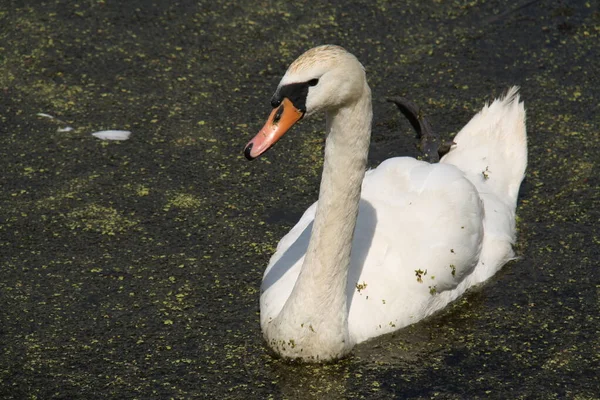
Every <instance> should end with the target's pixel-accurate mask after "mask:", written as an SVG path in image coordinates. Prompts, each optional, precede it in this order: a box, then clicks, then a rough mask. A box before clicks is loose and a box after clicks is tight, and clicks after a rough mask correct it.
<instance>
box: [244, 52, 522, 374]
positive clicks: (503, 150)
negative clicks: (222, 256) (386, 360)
mask: <svg viewBox="0 0 600 400" xmlns="http://www.w3.org/2000/svg"><path fill="white" fill-rule="evenodd" d="M517 91H518V88H517V87H512V88H510V89H509V90H508V92H507V94H506V95H505V96H504V97H502V98H499V99H496V100H495V101H494V102H493V103H492V104H491V105H485V106H484V107H483V109H482V110H481V111H480V112H479V113H478V114H476V115H475V116H474V117H473V118H472V119H471V121H470V122H469V123H468V124H467V125H466V126H465V127H464V128H463V129H462V130H461V131H460V132H459V133H458V134H457V135H456V137H455V138H454V139H453V141H454V143H453V144H452V148H451V149H450V151H449V152H448V153H447V154H446V155H445V156H444V157H443V158H442V159H441V160H440V162H439V163H436V164H430V163H427V162H425V161H419V160H416V159H414V158H409V157H397V158H391V159H388V160H386V161H384V162H382V163H381V164H380V165H379V166H378V167H377V168H375V169H371V170H369V171H366V165H367V154H368V150H369V142H370V135H371V120H372V107H371V90H370V88H369V85H368V84H367V80H366V76H365V71H364V67H363V66H362V64H361V63H360V62H359V61H358V59H357V58H356V57H355V56H354V55H352V54H350V53H349V52H348V51H346V50H345V49H343V48H342V47H339V46H334V45H324V46H319V47H315V48H313V49H310V50H308V51H306V52H305V53H304V54H302V55H301V56H300V57H299V58H298V59H296V60H295V61H294V62H293V63H292V64H291V65H290V66H289V68H288V69H287V71H286V73H285V75H284V76H283V78H282V79H281V81H280V83H279V85H278V86H277V89H276V91H275V94H274V95H273V97H272V99H271V105H272V107H273V110H272V111H271V114H270V116H269V117H268V120H267V122H266V124H265V125H264V127H263V128H262V129H261V130H260V131H259V133H258V134H257V135H256V136H255V137H254V138H253V139H252V140H250V142H249V143H248V144H247V145H246V147H245V148H244V154H245V156H246V158H248V159H250V160H252V159H255V158H257V157H258V156H260V155H261V154H263V153H264V152H265V151H267V150H268V149H269V148H270V147H271V146H272V145H273V144H274V143H275V142H276V141H277V140H278V139H279V138H281V137H282V135H283V134H284V133H286V132H287V131H288V130H289V129H290V128H291V127H292V126H293V125H294V124H295V123H296V122H298V121H299V120H300V119H302V118H304V117H309V116H311V115H312V114H315V113H318V112H324V113H325V116H326V133H327V139H326V144H325V150H324V152H325V158H324V163H323V173H322V178H321V186H320V191H319V199H318V201H317V202H315V203H314V204H313V205H312V206H311V207H309V208H308V209H307V210H306V212H305V213H304V215H303V216H302V217H301V218H300V221H299V222H298V223H297V224H296V225H295V226H294V227H293V228H292V229H291V231H290V232H289V233H288V234H286V235H285V236H284V237H283V238H282V239H281V241H280V242H279V244H278V246H277V250H276V252H275V254H274V255H273V256H272V257H271V260H270V262H269V265H268V266H267V269H266V271H265V273H264V276H263V281H262V285H261V295H260V324H261V329H262V332H263V336H264V338H265V340H266V343H267V345H268V346H269V347H270V348H271V349H273V350H274V351H275V353H277V354H279V355H280V356H282V357H284V358H290V359H301V360H303V361H307V362H323V361H328V360H334V359H338V358H341V357H343V356H344V355H347V354H348V353H349V352H350V351H351V349H352V348H353V346H354V345H356V344H357V343H361V342H363V341H366V340H368V339H370V338H374V337H376V336H379V335H383V334H385V333H388V332H392V331H395V330H398V329H400V328H402V327H405V326H407V325H410V324H413V323H415V322H417V321H419V320H421V319H423V318H425V317H427V316H428V315H431V314H432V313H434V312H435V311H437V310H440V309H442V308H444V307H445V306H446V305H448V303H450V302H451V301H453V300H455V299H456V298H457V297H458V296H460V295H461V294H463V293H464V292H465V290H467V289H468V288H469V287H472V286H473V285H476V284H478V283H481V282H483V281H485V280H486V279H488V278H490V277H491V276H492V275H494V274H495V273H496V272H497V271H498V270H499V269H500V268H501V267H502V265H503V264H505V263H506V262H507V261H508V260H511V259H513V258H514V253H513V249H512V244H513V243H514V241H515V209H516V202H517V196H518V192H519V187H520V184H521V181H522V180H523V177H524V174H525V168H526V164H527V139H526V131H525V108H524V104H523V103H522V102H520V101H519V95H518V93H517Z"/></svg>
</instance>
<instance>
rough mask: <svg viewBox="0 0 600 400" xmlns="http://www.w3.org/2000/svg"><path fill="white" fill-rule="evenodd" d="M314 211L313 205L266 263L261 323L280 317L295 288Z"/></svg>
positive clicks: (262, 291)
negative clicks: (278, 315)
mask: <svg viewBox="0 0 600 400" xmlns="http://www.w3.org/2000/svg"><path fill="white" fill-rule="evenodd" d="M316 209H317V203H316V202H315V203H313V205H311V206H310V207H309V208H308V209H307V210H306V211H305V212H304V214H303V215H302V217H301V218H300V221H298V223H297V224H296V225H295V226H294V227H293V228H292V230H290V231H289V232H288V233H287V234H286V235H285V236H284V237H283V238H282V239H281V240H280V241H279V244H278V245H277V250H276V251H275V254H273V256H272V257H271V259H270V261H269V265H268V266H267V269H266V270H265V273H264V275H263V281H262V284H261V288H260V290H261V296H260V310H261V313H260V318H261V324H264V323H266V322H267V321H269V320H270V319H271V318H274V317H275V316H276V315H277V314H279V312H280V311H281V308H282V307H283V305H284V304H285V302H286V301H287V299H288V297H289V296H290V293H291V292H292V289H293V288H294V285H295V283H296V279H298V274H299V273H300V268H301V267H302V263H303V262H304V255H305V254H306V249H307V248H308V242H309V241H310V235H311V231H312V222H313V220H314V219H315V212H316Z"/></svg>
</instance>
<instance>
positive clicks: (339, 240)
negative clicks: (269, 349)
mask: <svg viewBox="0 0 600 400" xmlns="http://www.w3.org/2000/svg"><path fill="white" fill-rule="evenodd" d="M371 121H372V108H371V91H370V89H369V86H368V85H367V83H366V82H365V84H364V93H363V95H362V96H361V98H360V99H359V100H358V101H357V102H356V103H354V104H351V105H349V106H347V107H345V108H341V109H339V110H337V112H335V113H328V114H327V142H326V145H325V161H324V166H323V175H322V178H321V188H320V193H319V202H318V205H317V211H316V215H315V219H314V223H313V228H312V234H311V240H310V243H309V245H308V250H307V252H306V256H305V259H304V264H303V265H302V269H301V272H300V275H299V277H298V280H297V281H296V285H295V286H294V289H293V290H292V293H291V295H290V297H289V298H288V301H287V302H286V303H285V305H284V307H283V309H282V311H281V313H280V314H279V315H278V316H277V318H276V319H275V320H274V321H273V323H274V324H272V325H274V326H273V329H272V331H271V332H270V333H269V332H268V331H267V340H270V341H271V345H272V346H273V345H275V348H279V349H281V346H282V344H283V345H284V346H286V350H284V351H281V353H282V354H284V355H292V354H297V355H294V356H300V357H302V358H305V359H311V357H314V359H318V358H319V357H320V358H335V357H340V356H342V355H343V354H345V353H346V352H347V351H349V349H350V348H351V347H352V343H350V338H349V336H348V310H347V305H346V286H347V275H348V268H349V264H350V252H351V248H352V238H353V235H354V228H355V226H356V219H357V214H358V206H359V201H360V191H361V186H362V180H363V178H364V174H365V168H366V165H367V156H368V151H369V142H370V136H371ZM278 341H279V343H276V342H278Z"/></svg>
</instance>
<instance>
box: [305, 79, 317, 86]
mask: <svg viewBox="0 0 600 400" xmlns="http://www.w3.org/2000/svg"><path fill="white" fill-rule="evenodd" d="M318 83H319V80H318V79H311V80H310V81H308V86H317V84H318Z"/></svg>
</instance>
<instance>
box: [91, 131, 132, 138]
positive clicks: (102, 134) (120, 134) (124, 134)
mask: <svg viewBox="0 0 600 400" xmlns="http://www.w3.org/2000/svg"><path fill="white" fill-rule="evenodd" d="M130 135H131V132H130V131H118V130H109V131H99V132H94V133H92V136H94V137H97V138H98V139H102V140H127V139H129V136H130Z"/></svg>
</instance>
